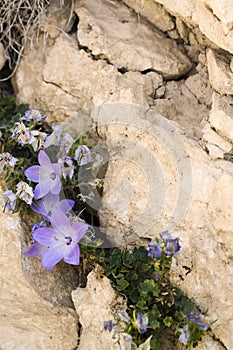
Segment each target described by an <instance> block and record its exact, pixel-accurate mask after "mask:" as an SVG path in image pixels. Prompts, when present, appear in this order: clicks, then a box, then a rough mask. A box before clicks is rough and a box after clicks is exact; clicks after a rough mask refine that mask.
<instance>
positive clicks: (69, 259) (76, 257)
mask: <svg viewBox="0 0 233 350" xmlns="http://www.w3.org/2000/svg"><path fill="white" fill-rule="evenodd" d="M64 261H65V262H66V263H67V264H71V265H79V263H80V249H79V246H78V245H77V244H75V246H74V248H73V249H72V250H69V253H68V254H66V255H65V256H64Z"/></svg>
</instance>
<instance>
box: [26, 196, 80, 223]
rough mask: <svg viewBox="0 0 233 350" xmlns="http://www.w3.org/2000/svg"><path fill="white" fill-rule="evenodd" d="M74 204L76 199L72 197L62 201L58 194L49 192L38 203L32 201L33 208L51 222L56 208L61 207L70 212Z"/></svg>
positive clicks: (65, 211)
mask: <svg viewBox="0 0 233 350" xmlns="http://www.w3.org/2000/svg"><path fill="white" fill-rule="evenodd" d="M74 204H75V201H73V200H71V199H62V200H61V201H60V199H59V195H58V194H52V193H51V192H49V193H48V194H46V195H45V196H44V197H43V198H42V199H40V200H39V201H38V202H37V203H32V205H31V209H32V210H34V211H35V212H36V213H39V214H40V215H41V216H43V218H45V219H46V220H47V221H49V222H51V213H52V211H53V210H54V209H60V210H62V211H63V212H64V213H68V212H69V211H70V210H71V209H72V208H73V206H74Z"/></svg>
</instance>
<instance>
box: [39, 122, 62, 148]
mask: <svg viewBox="0 0 233 350" xmlns="http://www.w3.org/2000/svg"><path fill="white" fill-rule="evenodd" d="M52 128H53V132H52V134H50V135H48V136H47V137H46V140H45V143H44V147H45V148H48V147H49V146H52V145H54V146H58V145H59V143H60V140H61V135H62V133H63V131H62V128H61V126H60V124H59V123H57V124H56V125H54V126H52Z"/></svg>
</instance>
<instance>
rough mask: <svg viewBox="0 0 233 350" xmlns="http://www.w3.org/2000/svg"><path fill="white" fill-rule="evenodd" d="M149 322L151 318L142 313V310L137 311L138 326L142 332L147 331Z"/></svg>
mask: <svg viewBox="0 0 233 350" xmlns="http://www.w3.org/2000/svg"><path fill="white" fill-rule="evenodd" d="M148 322H149V320H148V317H147V315H145V314H142V313H141V312H138V313H137V319H136V326H137V327H138V329H139V332H140V333H142V334H143V333H146V331H147V326H148Z"/></svg>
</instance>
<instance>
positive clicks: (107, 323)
mask: <svg viewBox="0 0 233 350" xmlns="http://www.w3.org/2000/svg"><path fill="white" fill-rule="evenodd" d="M112 326H113V322H112V320H108V321H104V330H105V331H109V332H111V331H112Z"/></svg>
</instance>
